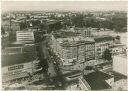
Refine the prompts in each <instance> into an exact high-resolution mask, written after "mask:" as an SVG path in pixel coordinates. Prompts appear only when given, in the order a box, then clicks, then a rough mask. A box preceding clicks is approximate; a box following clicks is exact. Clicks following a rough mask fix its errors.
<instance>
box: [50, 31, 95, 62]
mask: <svg viewBox="0 0 128 91" xmlns="http://www.w3.org/2000/svg"><path fill="white" fill-rule="evenodd" d="M62 35H63V34H62ZM57 36H60V35H57ZM57 36H56V35H54V34H53V35H52V41H53V42H52V43H53V46H52V48H53V51H54V52H55V53H56V54H57V55H58V56H59V57H60V58H62V59H63V61H67V59H72V61H73V60H74V61H78V62H85V61H88V60H91V59H94V58H95V42H94V40H93V39H91V38H84V37H81V36H77V37H76V36H70V37H69V36H68V37H65V38H60V37H57Z"/></svg>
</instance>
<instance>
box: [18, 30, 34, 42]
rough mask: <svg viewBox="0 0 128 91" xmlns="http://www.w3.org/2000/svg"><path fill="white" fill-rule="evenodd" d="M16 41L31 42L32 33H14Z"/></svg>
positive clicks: (32, 38)
mask: <svg viewBox="0 0 128 91" xmlns="http://www.w3.org/2000/svg"><path fill="white" fill-rule="evenodd" d="M16 40H17V41H19V42H33V41H34V33H33V31H16Z"/></svg>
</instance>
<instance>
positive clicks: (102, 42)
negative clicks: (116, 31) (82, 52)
mask: <svg viewBox="0 0 128 91" xmlns="http://www.w3.org/2000/svg"><path fill="white" fill-rule="evenodd" d="M94 40H95V57H96V58H102V56H103V52H104V51H105V50H106V49H109V48H111V47H112V46H113V44H114V43H113V37H111V36H99V37H95V38H94Z"/></svg>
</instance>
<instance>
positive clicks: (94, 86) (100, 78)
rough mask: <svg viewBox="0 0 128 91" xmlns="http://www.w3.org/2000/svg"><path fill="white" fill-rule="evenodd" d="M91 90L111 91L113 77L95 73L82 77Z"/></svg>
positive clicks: (98, 72)
mask: <svg viewBox="0 0 128 91" xmlns="http://www.w3.org/2000/svg"><path fill="white" fill-rule="evenodd" d="M84 79H85V80H86V81H87V83H88V84H89V86H90V87H91V90H103V89H104V90H105V89H112V87H113V84H114V77H113V76H112V75H109V74H106V73H103V72H100V71H95V72H92V73H90V74H87V75H85V76H84Z"/></svg>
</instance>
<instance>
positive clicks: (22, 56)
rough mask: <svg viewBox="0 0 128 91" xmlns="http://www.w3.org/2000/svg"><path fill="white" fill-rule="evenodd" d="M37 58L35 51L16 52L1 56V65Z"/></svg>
mask: <svg viewBox="0 0 128 91" xmlns="http://www.w3.org/2000/svg"><path fill="white" fill-rule="evenodd" d="M36 58H37V56H36V53H17V54H7V55H2V56H1V64H2V67H5V66H11V65H16V64H20V63H26V62H31V61H34V60H35V59H36Z"/></svg>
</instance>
